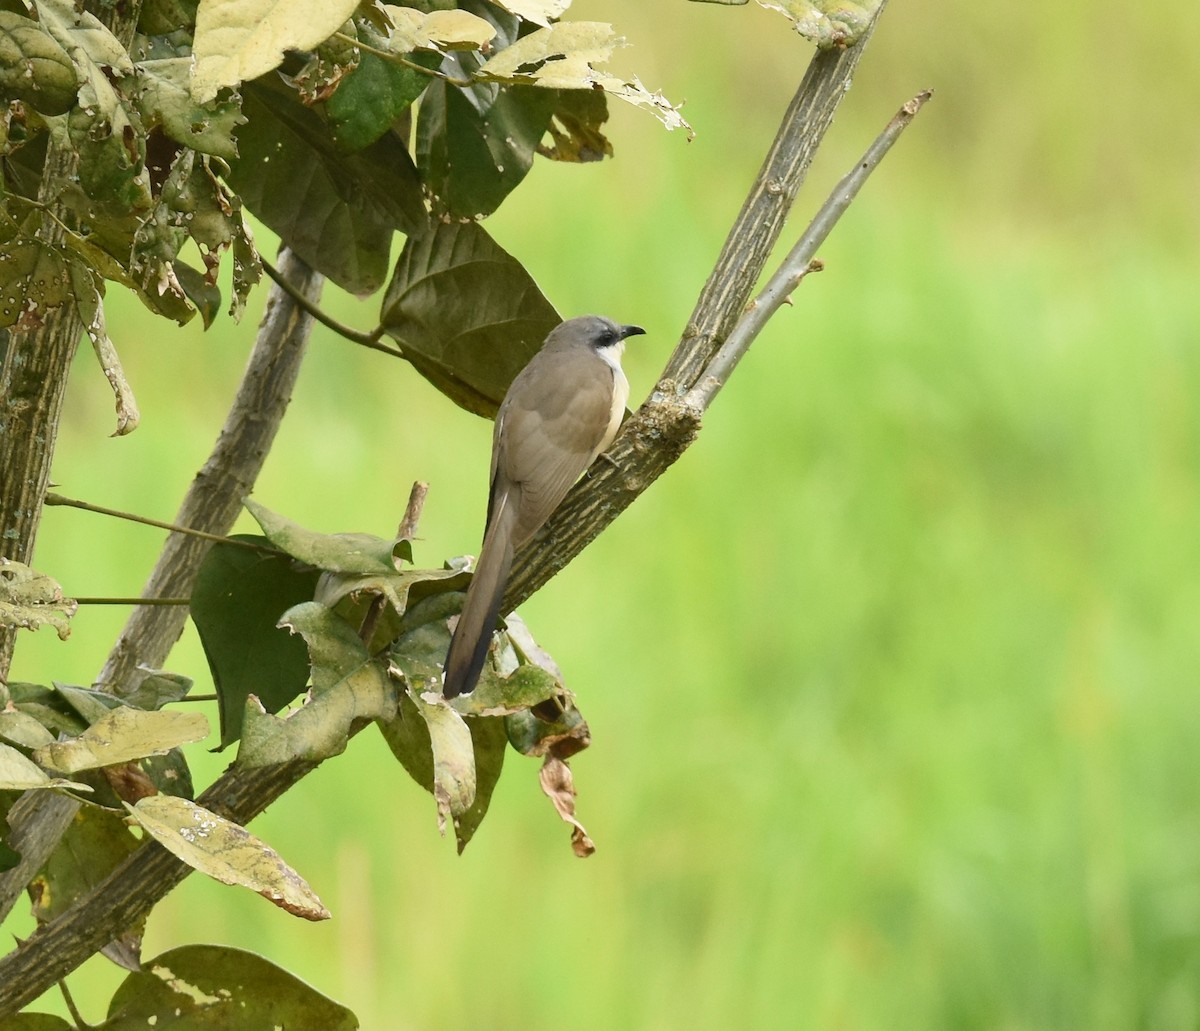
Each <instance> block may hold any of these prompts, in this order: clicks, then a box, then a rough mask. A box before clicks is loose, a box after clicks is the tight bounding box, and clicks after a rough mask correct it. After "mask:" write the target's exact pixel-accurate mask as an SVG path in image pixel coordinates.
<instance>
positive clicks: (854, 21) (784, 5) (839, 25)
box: [758, 0, 879, 50]
mask: <svg viewBox="0 0 1200 1031" xmlns="http://www.w3.org/2000/svg"><path fill="white" fill-rule="evenodd" d="M758 2H759V4H760V6H762V7H766V8H768V9H769V10H772V11H779V12H781V13H782V14H786V15H787V16H788V17H789V18H791V19H792V23H793V26H794V28H795V29H796V31H797V32H798V33H800V35H801V36H803V37H804V38H805V39H807V40H809V41H810V42H812V43H815V44H816V46H817V49H818V50H830V49H834V48H836V49H845V48H846V47H851V46H853V45H854V44H855V43H857V42H858V41H859V39H861V38H862V34H863V33H864V32H866V30H867V28H868V27H869V26H870V24H871V19H872V18H873V17H874V16H875V11H876V9H877V8H878V7H879V0H872V2H868V3H862V4H855V3H847V2H846V0H758Z"/></svg>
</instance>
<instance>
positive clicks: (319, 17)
mask: <svg viewBox="0 0 1200 1031" xmlns="http://www.w3.org/2000/svg"><path fill="white" fill-rule="evenodd" d="M357 6H358V0H291V2H289V3H280V2H279V0H201V3H200V6H199V8H198V9H197V10H196V33H195V37H194V40H193V44H192V52H193V54H194V55H195V68H194V69H193V72H192V96H193V97H194V98H195V99H196V101H197V102H199V103H201V104H203V103H205V102H206V101H209V100H211V99H212V98H213V97H215V96H216V95H217V91H218V90H220V89H221V88H222V87H226V86H236V85H237V84H238V83H240V82H244V81H246V80H248V79H256V78H258V76H260V75H263V74H264V73H266V72H269V71H271V70H272V69H273V68H277V67H279V64H280V62H282V61H283V55H284V54H285V53H286V52H287V51H289V50H312V49H313V48H314V47H315V46H317V44H319V43H323V42H324V41H325V40H327V39H328V38H329V37H330V36H332V35H333V33H334V32H336V31H337V30H338V29H339V28H341V26H342V25H343V24H344V23H345V21H346V20H347V19H348V18H349V17H350V16H351V15H352V14H353V13H354V9H355V8H356V7H357Z"/></svg>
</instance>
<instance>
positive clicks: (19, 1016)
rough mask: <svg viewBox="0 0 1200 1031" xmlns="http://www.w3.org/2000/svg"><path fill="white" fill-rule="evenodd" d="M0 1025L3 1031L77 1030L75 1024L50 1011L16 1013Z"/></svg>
mask: <svg viewBox="0 0 1200 1031" xmlns="http://www.w3.org/2000/svg"><path fill="white" fill-rule="evenodd" d="M0 1027H3V1031H75V1025H74V1024H68V1023H67V1022H66V1021H65V1020H63V1018H62V1017H55V1016H53V1015H51V1014H49V1013H14V1014H13V1015H12V1016H11V1017H6V1018H5V1020H4V1023H3V1025H0Z"/></svg>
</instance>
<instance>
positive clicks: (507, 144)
mask: <svg viewBox="0 0 1200 1031" xmlns="http://www.w3.org/2000/svg"><path fill="white" fill-rule="evenodd" d="M480 63H481V62H480V58H478V57H477V56H476V55H475V54H461V55H453V56H451V57H448V58H447V59H446V62H445V63H444V64H443V66H442V70H443V71H445V72H446V73H447V74H449V75H452V76H454V77H456V78H470V77H471V76H472V75H473V74H474V73H475V72H476V71H477V70H478V68H479V67H480ZM556 102H557V98H556V97H555V96H554V95H553V94H552V93H549V92H547V91H544V90H536V89H528V88H526V87H523V86H498V85H496V84H494V83H491V82H479V83H476V84H475V85H472V86H468V87H462V86H456V85H453V84H451V83H448V82H446V81H445V80H444V79H437V80H435V81H434V82H432V83H430V85H429V87H428V88H427V89H426V91H425V96H424V98H423V99H422V101H421V110H420V116H419V117H418V119H417V165H418V167H419V168H420V169H421V175H422V177H423V178H424V180H425V184H426V186H427V187H428V188H429V190H430V192H431V193H432V194H433V196H434V198H435V199H436V201H437V210H439V211H443V212H445V213H446V214H448V215H450V216H453V217H455V218H466V219H477V218H482V217H484V216H485V215H490V214H491V213H492V212H493V211H495V210H496V209H497V208H498V207H500V205H501V204H502V203H503V202H504V199H505V198H506V197H507V196H508V195H509V194H510V193H511V192H512V191H513V190H515V189H516V188H517V186H519V185H520V184H521V181H522V180H523V179H524V178H525V176H526V175H527V174H528V173H529V169H530V167H531V166H532V165H533V157H534V154H536V153H537V147H538V144H539V143H540V142H541V139H542V137H543V136H545V134H546V128H547V126H548V125H549V124H550V117H551V115H553V113H554V108H555V105H556Z"/></svg>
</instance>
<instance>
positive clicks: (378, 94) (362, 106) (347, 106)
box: [325, 30, 442, 153]
mask: <svg viewBox="0 0 1200 1031" xmlns="http://www.w3.org/2000/svg"><path fill="white" fill-rule="evenodd" d="M360 31H361V30H360ZM407 56H408V60H410V61H412V62H413V63H414V64H419V65H421V66H422V67H423V68H428V69H430V70H433V69H436V68H437V67H438V65H440V64H441V62H442V58H441V55H440V54H436V53H413V54H409V55H407ZM430 81H431V77H430V76H429V75H426V74H424V73H422V72H420V71H417V70H416V69H415V68H406V67H404V66H402V65H395V64H390V63H389V62H387V61H385V60H383V59H382V58H380V57H376V56H375V55H374V54H369V53H366V52H365V51H364V52H363V54H362V58H361V60H360V61H359V63H358V67H357V68H355V69H354V71H353V72H352V73H351V74H350V75H348V76H347V77H346V78H345V79H344V80H343V81H342V82H341V84H340V85H339V86H338V88H337V90H336V91H335V92H334V94H333V96H331V97H330V98H329V100H328V101H327V102H326V104H325V113H326V115H327V116H328V117H329V125H330V131H331V132H332V136H333V141H334V143H335V144H337V146H338V147H339V148H340V149H342V150H344V151H346V152H348V153H352V152H354V151H359V150H362V149H363V148H364V147H366V146H369V145H370V144H372V143H374V142H375V141H376V140H377V139H379V138H380V137H381V136H383V134H384V133H386V132H387V131H388V130H389V129H390V128H391V127H392V125H393V123H394V122H395V121H396V119H397V118H399V117H400V116H401V115H402V114H403V113H404V112H405V111H406V110H407V109H408V108H409V106H410V105H411V104H412V102H413V101H414V100H416V99H417V97H419V96H420V95H421V94H422V93H423V92H424V91H425V87H426V86H428V85H429V83H430Z"/></svg>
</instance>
